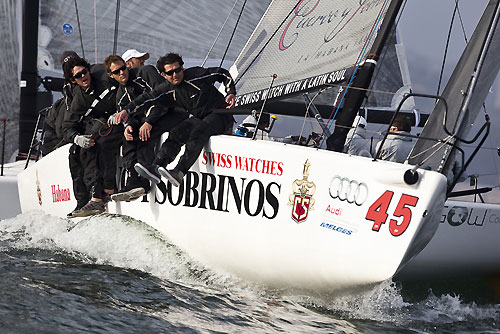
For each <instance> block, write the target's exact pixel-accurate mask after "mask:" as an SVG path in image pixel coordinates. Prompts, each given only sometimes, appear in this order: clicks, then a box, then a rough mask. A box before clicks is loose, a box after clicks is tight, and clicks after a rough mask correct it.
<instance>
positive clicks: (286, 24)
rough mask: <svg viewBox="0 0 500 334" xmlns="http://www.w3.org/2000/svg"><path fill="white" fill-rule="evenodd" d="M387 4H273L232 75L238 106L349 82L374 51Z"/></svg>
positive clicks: (378, 0) (377, 0) (329, 0)
mask: <svg viewBox="0 0 500 334" xmlns="http://www.w3.org/2000/svg"><path fill="white" fill-rule="evenodd" d="M387 3H388V1H383V0H363V1H359V0H341V1H339V0H315V1H304V0H302V1H299V3H298V4H297V2H295V1H286V0H274V1H273V2H272V3H271V4H270V5H269V8H268V9H267V11H266V13H265V14H264V16H263V17H262V19H261V21H260V22H259V25H258V26H257V28H256V29H255V31H254V32H253V34H252V36H251V38H250V40H249V41H248V43H247V44H246V46H245V48H244V49H243V51H242V52H241V54H240V55H239V56H238V58H237V60H236V62H235V65H234V66H233V67H232V69H231V71H232V72H231V74H232V75H233V77H234V76H237V85H236V90H237V92H238V96H237V101H236V105H237V106H243V105H248V104H252V103H257V102H259V101H262V100H263V99H265V97H266V95H269V98H271V99H274V98H283V97H285V96H289V95H292V94H298V93H300V92H304V91H309V90H312V89H317V88H319V87H322V86H324V85H331V84H335V83H339V82H342V81H345V80H347V79H348V78H349V69H351V68H353V66H355V65H356V64H357V63H358V62H359V61H361V59H362V58H363V53H364V52H366V50H369V49H370V47H371V44H372V43H373V40H374V38H373V34H372V33H373V31H376V29H377V24H378V23H379V22H380V21H381V19H382V18H383V16H384V14H385V9H386V6H387ZM274 74H276V75H277V77H276V78H275V80H274V83H273V87H272V88H271V91H270V94H266V93H267V91H268V88H269V86H270V84H271V81H272V76H273V75H274Z"/></svg>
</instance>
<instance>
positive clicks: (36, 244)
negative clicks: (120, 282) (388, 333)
mask: <svg viewBox="0 0 500 334" xmlns="http://www.w3.org/2000/svg"><path fill="white" fill-rule="evenodd" d="M0 249H2V250H9V249H20V250H23V249H40V250H46V251H51V252H55V253H60V252H63V253H64V254H68V255H69V256H71V257H73V258H75V259H77V260H78V261H82V262H84V263H90V264H97V265H101V264H103V265H112V266H114V267H119V268H125V269H135V270H139V271H143V272H146V273H149V274H152V275H153V276H155V277H158V278H161V279H164V280H166V281H171V282H175V283H174V284H180V285H188V286H189V289H190V290H189V294H191V293H195V294H196V293H200V294H201V296H212V297H210V298H209V299H206V298H207V297H203V301H202V302H203V303H212V302H213V304H214V308H216V307H220V305H222V304H223V305H224V307H227V308H228V309H230V310H239V311H238V313H237V314H238V315H240V312H243V313H244V314H249V316H251V319H250V320H249V319H246V320H244V322H246V321H251V322H252V323H253V326H255V327H254V328H253V329H254V330H255V329H256V328H259V327H261V329H262V330H264V332H265V330H266V328H267V327H266V326H267V325H263V323H265V322H266V321H267V320H266V319H264V318H266V317H267V318H269V319H274V320H273V321H275V322H279V323H280V324H281V325H280V328H281V329H282V330H285V329H286V328H288V327H289V326H290V328H289V329H292V328H295V329H296V328H303V329H304V330H306V329H307V331H309V332H310V331H311V328H310V327H308V326H309V325H308V324H310V323H311V322H312V323H321V324H322V328H337V329H342V331H344V332H356V326H353V325H352V323H353V322H354V323H357V322H361V323H363V324H364V323H365V322H368V323H370V324H371V323H373V322H376V323H377V324H380V323H386V324H390V325H391V326H393V327H396V328H399V329H402V328H414V329H415V330H416V331H417V332H419V331H421V330H422V324H424V325H425V327H426V328H433V327H435V326H436V325H437V326H448V325H450V324H452V325H453V324H456V323H462V322H467V321H475V322H483V321H486V322H488V323H493V325H492V326H493V327H494V326H495V325H494V324H495V323H497V322H498V321H499V319H500V306H499V305H477V304H476V303H474V302H471V303H467V302H464V301H462V299H461V298H460V296H452V295H441V296H436V295H434V294H433V293H432V292H431V291H430V292H429V295H428V297H427V298H425V299H424V300H422V301H417V302H407V301H405V300H404V298H403V295H402V292H401V287H400V286H399V285H398V284H396V283H393V282H392V281H385V282H382V283H381V284H379V285H376V286H374V287H372V288H370V289H368V290H365V291H363V292H357V293H354V292H346V293H344V294H338V293H336V294H335V295H327V294H322V295H315V294H313V293H310V294H304V293H294V292H290V291H280V290H269V289H266V288H265V287H261V286H258V285H255V284H252V283H249V282H246V281H243V280H241V279H239V278H236V277H234V276H231V275H229V274H226V273H220V272H216V271H214V270H212V269H210V268H206V267H204V266H203V265H201V264H199V263H197V262H196V261H194V260H193V259H191V258H190V257H189V256H188V255H187V254H185V253H184V252H182V251H181V250H180V249H178V248H177V247H175V246H174V245H172V244H171V243H169V241H168V236H164V235H162V234H160V233H159V232H157V231H156V230H154V229H152V228H151V227H149V226H148V225H146V224H144V223H142V222H140V221H137V220H134V219H131V218H128V217H124V216H118V215H110V214H104V215H99V216H95V217H91V218H88V219H84V220H82V221H80V222H78V223H76V224H75V223H74V222H71V221H69V220H66V219H60V218H56V217H54V216H51V215H47V214H44V213H43V212H40V211H33V212H29V213H25V214H21V215H19V216H17V217H15V218H12V219H6V220H1V221H0ZM196 291H198V292H196ZM182 293H184V294H187V293H188V292H186V291H182ZM192 298H193V299H196V298H201V297H194V296H193V297H192ZM212 298H214V300H212ZM235 303H237V304H235ZM191 312H192V310H189V309H183V308H178V309H174V310H170V315H172V313H175V314H177V316H178V318H180V319H189V322H190V323H191V325H193V326H194V327H198V326H199V328H203V327H204V328H207V327H206V326H208V325H207V323H206V321H207V319H204V317H205V316H206V315H204V314H203V313H201V314H200V318H199V319H198V320H197V319H196V318H193V317H192V314H191ZM235 312H236V311H235ZM293 314H295V316H293V317H292V315H293ZM325 315H326V317H325ZM282 318H283V319H288V320H287V321H288V322H290V321H291V319H292V318H293V319H294V320H293V321H291V323H290V324H287V322H283V323H282V322H281V320H280V319H282ZM340 319H344V320H347V321H344V320H340ZM273 323H274V322H273ZM195 324H196V325H195ZM358 325H359V324H358ZM220 326H222V324H221V325H220ZM220 326H219V327H217V328H218V330H222V329H223V327H224V326H222V327H220ZM377 326H378V325H377ZM489 328H491V327H489ZM226 329H227V330H229V328H226ZM358 329H359V328H358Z"/></svg>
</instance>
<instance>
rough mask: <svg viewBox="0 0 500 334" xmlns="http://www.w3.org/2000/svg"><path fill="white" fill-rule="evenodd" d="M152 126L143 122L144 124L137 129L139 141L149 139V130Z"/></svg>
mask: <svg viewBox="0 0 500 334" xmlns="http://www.w3.org/2000/svg"><path fill="white" fill-rule="evenodd" d="M152 128H153V126H152V125H151V124H149V123H148V122H144V124H143V125H142V126H141V127H140V128H139V139H140V140H142V141H146V140H148V139H149V137H151V129H152Z"/></svg>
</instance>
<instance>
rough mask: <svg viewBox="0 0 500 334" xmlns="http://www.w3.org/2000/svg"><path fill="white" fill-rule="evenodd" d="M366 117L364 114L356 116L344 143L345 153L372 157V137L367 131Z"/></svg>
mask: <svg viewBox="0 0 500 334" xmlns="http://www.w3.org/2000/svg"><path fill="white" fill-rule="evenodd" d="M366 124H367V123H366V119H365V118H364V117H363V116H360V115H358V116H356V117H355V118H354V122H353V123H352V128H351V129H350V130H349V132H348V133H347V139H346V142H345V145H344V153H348V154H351V155H360V156H363V157H371V156H372V154H371V147H370V146H371V145H370V139H369V138H368V134H367V132H366Z"/></svg>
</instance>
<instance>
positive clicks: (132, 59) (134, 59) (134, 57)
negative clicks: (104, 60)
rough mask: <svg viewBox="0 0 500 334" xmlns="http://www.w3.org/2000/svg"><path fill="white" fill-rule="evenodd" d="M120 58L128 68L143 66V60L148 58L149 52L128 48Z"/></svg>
mask: <svg viewBox="0 0 500 334" xmlns="http://www.w3.org/2000/svg"><path fill="white" fill-rule="evenodd" d="M122 59H123V60H124V61H125V64H127V67H128V68H139V67H141V66H144V62H145V61H146V60H148V59H149V53H147V52H139V51H137V50H135V49H129V50H127V51H125V52H124V53H123V54H122Z"/></svg>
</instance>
